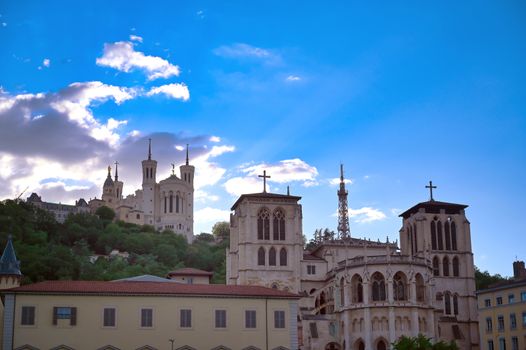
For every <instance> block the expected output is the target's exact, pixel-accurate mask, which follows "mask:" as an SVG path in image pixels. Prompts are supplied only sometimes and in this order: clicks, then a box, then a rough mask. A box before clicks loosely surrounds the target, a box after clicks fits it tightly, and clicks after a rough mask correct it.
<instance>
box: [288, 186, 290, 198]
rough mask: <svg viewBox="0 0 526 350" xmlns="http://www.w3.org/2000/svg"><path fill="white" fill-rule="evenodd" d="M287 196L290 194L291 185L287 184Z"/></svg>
mask: <svg viewBox="0 0 526 350" xmlns="http://www.w3.org/2000/svg"><path fill="white" fill-rule="evenodd" d="M287 196H290V186H287Z"/></svg>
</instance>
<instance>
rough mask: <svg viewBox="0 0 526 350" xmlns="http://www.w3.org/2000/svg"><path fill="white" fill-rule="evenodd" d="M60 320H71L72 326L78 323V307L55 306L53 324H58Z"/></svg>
mask: <svg viewBox="0 0 526 350" xmlns="http://www.w3.org/2000/svg"><path fill="white" fill-rule="evenodd" d="M58 320H69V324H70V325H71V326H75V325H76V324H77V308H76V307H54V308H53V324H54V325H56V324H57V323H58Z"/></svg>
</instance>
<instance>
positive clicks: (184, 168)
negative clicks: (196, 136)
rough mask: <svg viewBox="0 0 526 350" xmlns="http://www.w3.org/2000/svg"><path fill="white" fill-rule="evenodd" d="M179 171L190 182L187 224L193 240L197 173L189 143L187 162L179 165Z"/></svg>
mask: <svg viewBox="0 0 526 350" xmlns="http://www.w3.org/2000/svg"><path fill="white" fill-rule="evenodd" d="M179 171H180V173H181V180H183V181H184V182H185V183H187V184H188V193H187V194H186V198H187V202H186V203H185V204H186V208H185V213H186V221H187V226H188V227H189V228H190V229H191V232H190V233H189V235H188V237H190V238H189V242H190V241H191V238H192V237H193V234H194V232H193V227H194V174H195V167H194V166H193V165H190V159H189V157H188V145H186V162H185V164H184V165H181V166H180V167H179Z"/></svg>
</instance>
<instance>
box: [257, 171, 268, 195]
mask: <svg viewBox="0 0 526 350" xmlns="http://www.w3.org/2000/svg"><path fill="white" fill-rule="evenodd" d="M258 177H262V178H263V193H267V179H270V176H269V175H267V171H266V170H263V175H258Z"/></svg>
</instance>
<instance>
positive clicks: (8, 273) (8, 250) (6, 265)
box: [0, 235, 22, 290]
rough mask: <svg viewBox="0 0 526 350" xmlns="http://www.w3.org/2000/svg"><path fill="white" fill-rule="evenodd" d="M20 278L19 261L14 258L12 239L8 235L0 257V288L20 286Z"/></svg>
mask: <svg viewBox="0 0 526 350" xmlns="http://www.w3.org/2000/svg"><path fill="white" fill-rule="evenodd" d="M21 279H22V272H20V261H18V260H17V259H16V254H15V248H14V247H13V240H12V238H11V235H9V237H8V238H7V244H6V246H5V249H4V253H3V254H2V257H1V258H0V290H2V289H8V288H14V287H18V286H20V280H21Z"/></svg>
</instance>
